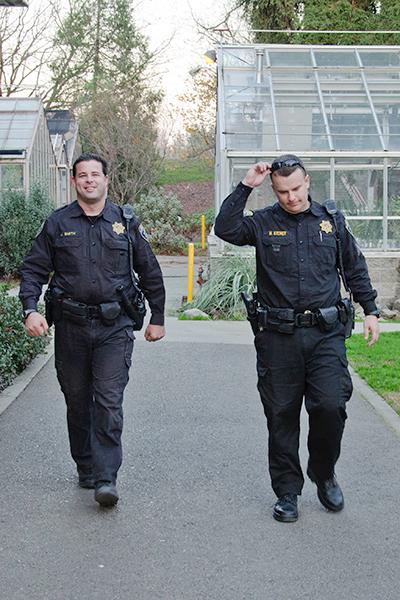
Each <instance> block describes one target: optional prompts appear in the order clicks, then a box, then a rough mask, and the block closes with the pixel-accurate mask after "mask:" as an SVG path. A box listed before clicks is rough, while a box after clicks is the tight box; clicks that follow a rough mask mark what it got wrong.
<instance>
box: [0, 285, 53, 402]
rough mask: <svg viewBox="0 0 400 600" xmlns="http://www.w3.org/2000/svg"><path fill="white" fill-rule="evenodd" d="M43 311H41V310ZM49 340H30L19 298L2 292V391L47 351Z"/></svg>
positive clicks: (0, 388)
mask: <svg viewBox="0 0 400 600" xmlns="http://www.w3.org/2000/svg"><path fill="white" fill-rule="evenodd" d="M40 310H41V309H40ZM48 341H49V338H43V337H39V338H30V337H28V335H27V334H26V332H25V329H24V325H23V323H22V319H21V304H20V302H19V300H18V298H15V297H11V296H7V294H6V292H5V291H4V290H2V291H0V348H1V352H0V391H1V390H3V389H4V388H5V387H6V386H7V385H9V384H10V383H11V382H12V380H13V379H14V377H15V376H16V375H18V373H20V372H21V371H23V369H24V368H25V367H26V366H27V365H28V364H29V362H30V361H31V360H32V359H33V358H34V357H35V356H36V355H37V354H39V353H40V352H43V350H44V349H45V347H46V345H47V343H48Z"/></svg>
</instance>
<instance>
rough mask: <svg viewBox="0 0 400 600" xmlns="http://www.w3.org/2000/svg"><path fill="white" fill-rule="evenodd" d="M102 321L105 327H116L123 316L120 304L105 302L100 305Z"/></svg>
mask: <svg viewBox="0 0 400 600" xmlns="http://www.w3.org/2000/svg"><path fill="white" fill-rule="evenodd" d="M99 312H100V319H101V322H102V323H103V325H114V323H115V321H116V320H117V318H118V317H119V315H120V314H121V306H120V304H119V302H103V303H102V304H99Z"/></svg>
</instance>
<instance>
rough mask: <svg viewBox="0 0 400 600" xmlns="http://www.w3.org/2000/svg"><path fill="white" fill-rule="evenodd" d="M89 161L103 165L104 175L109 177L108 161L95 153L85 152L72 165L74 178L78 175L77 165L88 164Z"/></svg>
mask: <svg viewBox="0 0 400 600" xmlns="http://www.w3.org/2000/svg"><path fill="white" fill-rule="evenodd" d="M89 160H95V161H96V162H99V163H101V168H102V170H103V175H107V173H108V164H107V161H106V159H105V158H103V157H102V156H100V155H99V154H95V153H94V152H84V153H83V154H81V155H80V156H78V158H77V159H76V161H75V162H74V164H73V165H72V176H73V177H75V175H76V165H78V164H79V163H81V162H88V161H89Z"/></svg>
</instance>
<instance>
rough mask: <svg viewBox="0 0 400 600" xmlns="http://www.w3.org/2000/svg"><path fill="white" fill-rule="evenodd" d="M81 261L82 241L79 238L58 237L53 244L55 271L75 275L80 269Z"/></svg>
mask: <svg viewBox="0 0 400 600" xmlns="http://www.w3.org/2000/svg"><path fill="white" fill-rule="evenodd" d="M82 260H83V255H82V239H81V238H80V237H79V236H71V237H60V238H58V239H57V240H56V241H55V242H54V263H55V268H56V271H59V272H62V273H76V272H77V271H79V270H80V268H81V264H82Z"/></svg>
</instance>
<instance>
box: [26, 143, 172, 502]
mask: <svg viewBox="0 0 400 600" xmlns="http://www.w3.org/2000/svg"><path fill="white" fill-rule="evenodd" d="M72 182H73V185H74V187H75V189H76V195H77V201H76V202H73V203H72V204H70V205H68V206H65V207H63V208H60V209H58V210H56V211H54V212H53V213H52V214H51V215H50V217H49V218H48V219H47V221H46V222H45V224H44V226H43V228H42V230H41V231H40V232H39V234H38V235H37V237H36V240H35V242H34V244H33V246H32V249H31V251H30V253H29V254H28V255H27V257H26V258H25V260H24V262H23V265H22V268H21V288H20V299H21V302H22V305H23V310H24V318H25V328H26V331H27V332H28V334H29V335H31V336H38V335H45V334H47V332H48V328H49V325H50V324H51V323H48V321H47V320H46V318H45V317H43V316H42V315H41V314H40V313H39V312H37V302H38V300H39V297H40V294H41V290H42V286H43V285H45V284H47V282H48V279H49V275H50V273H52V276H51V280H50V284H49V291H48V293H47V299H48V303H47V304H48V308H49V309H50V310H49V311H47V310H46V314H47V315H50V318H51V320H52V321H54V323H55V363H56V369H57V377H58V380H59V382H60V385H61V389H62V391H63V393H64V396H65V401H66V404H67V422H68V433H69V441H70V448H71V454H72V458H73V459H74V461H75V463H76V466H77V470H78V476H79V485H80V486H81V487H84V488H95V499H96V501H97V502H98V503H99V504H100V505H102V506H114V505H115V504H116V503H117V502H118V492H117V488H116V480H117V473H118V469H119V468H120V466H121V462H122V447H121V434H122V421H123V414H122V400H123V392H124V389H125V386H126V384H127V382H128V371H129V367H130V365H131V355H132V350H133V341H134V333H133V329H134V328H138V327H135V325H137V323H136V324H135V323H133V321H132V314H135V309H136V308H137V306H136V305H135V304H134V302H133V300H132V299H133V297H134V296H135V278H134V276H133V274H132V271H133V270H134V271H136V273H137V274H138V276H139V280H140V288H141V289H142V290H143V292H144V295H145V296H146V298H147V300H148V303H149V306H150V309H151V318H150V323H149V324H148V326H147V328H146V330H145V333H144V337H145V339H146V340H147V341H150V342H154V341H157V340H160V339H161V338H163V337H164V335H165V330H164V304H165V291H164V284H163V278H162V274H161V270H160V267H159V264H158V262H157V259H156V258H155V256H154V254H153V252H152V250H151V247H150V245H149V242H148V241H147V238H146V235H145V232H144V230H143V228H142V226H141V225H140V224H139V222H138V220H137V219H136V217H134V215H131V217H132V218H131V219H129V218H128V219H127V218H125V217H126V215H125V216H124V214H123V211H122V210H121V207H120V206H118V205H116V204H113V203H112V202H111V201H110V200H109V199H108V198H107V184H108V176H107V163H106V161H105V160H104V159H103V158H102V157H101V156H98V155H97V154H89V153H87V154H82V155H81V156H80V157H79V158H78V159H77V160H76V161H75V163H74V165H73V170H72ZM121 297H122V298H123V299H124V300H125V302H122V301H121ZM131 301H132V305H131V304H130V302H131Z"/></svg>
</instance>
